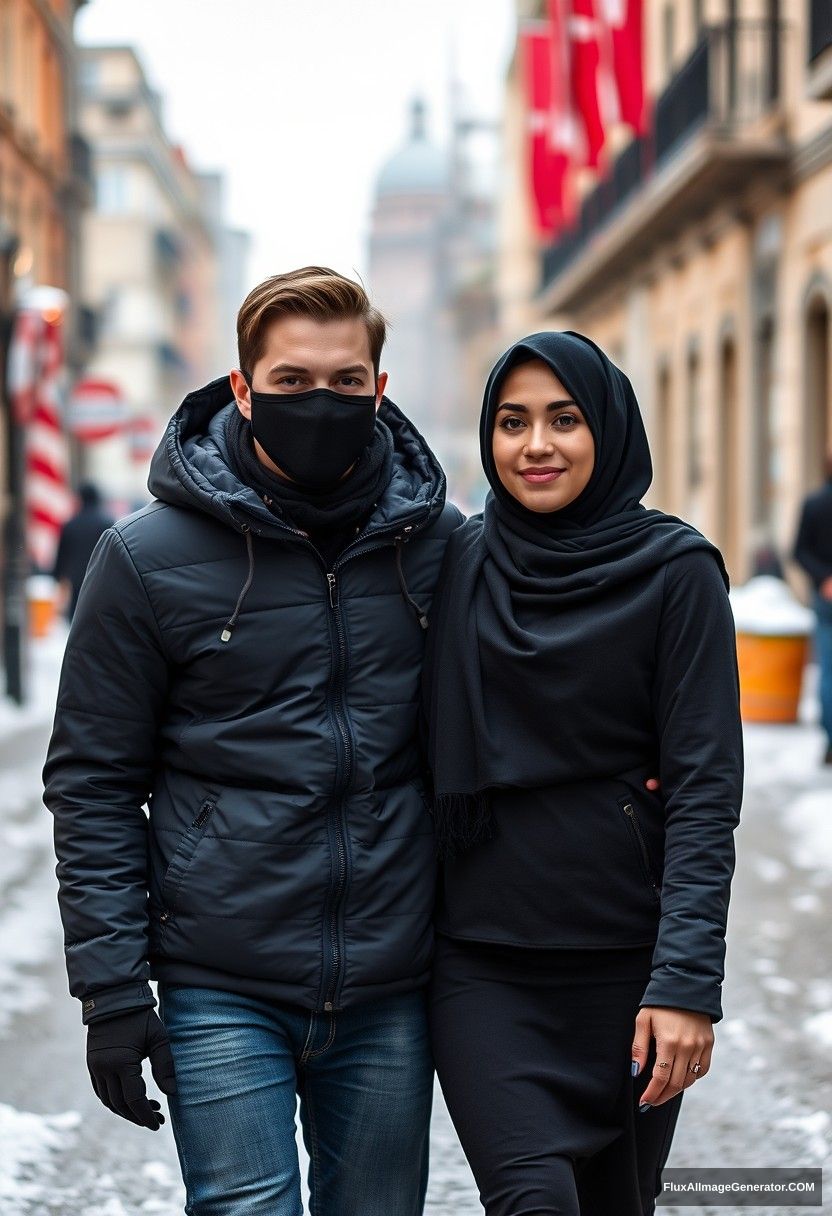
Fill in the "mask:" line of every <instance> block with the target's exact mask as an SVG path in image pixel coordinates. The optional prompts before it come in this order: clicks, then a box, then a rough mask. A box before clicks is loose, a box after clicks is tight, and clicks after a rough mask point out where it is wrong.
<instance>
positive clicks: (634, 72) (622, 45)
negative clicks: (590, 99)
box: [604, 0, 649, 135]
mask: <svg viewBox="0 0 832 1216" xmlns="http://www.w3.org/2000/svg"><path fill="white" fill-rule="evenodd" d="M604 5H605V8H606V11H607V15H608V20H609V24H610V28H611V34H612V55H613V68H614V71H615V83H616V88H617V91H618V108H619V112H620V115H621V121H622V122H626V123H628V124H629V125H630V126H631V127H632V129H633V131H635V133H636V135H644V134H645V132H646V131H647V128H648V125H649V116H648V112H647V104H646V98H645V95H644V68H643V61H642V0H604Z"/></svg>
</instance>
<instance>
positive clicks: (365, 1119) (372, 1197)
mask: <svg viewBox="0 0 832 1216" xmlns="http://www.w3.org/2000/svg"><path fill="white" fill-rule="evenodd" d="M159 1015H160V1017H161V1018H162V1021H163V1022H164V1024H165V1028H166V1030H167V1032H168V1036H169V1038H170V1043H171V1050H172V1052H173V1059H174V1064H175V1067H176V1082H177V1092H176V1093H175V1094H173V1095H171V1097H170V1098H169V1109H170V1119H171V1124H172V1127H173V1134H174V1139H175V1141H176V1148H177V1152H178V1154H179V1163H180V1165H181V1168H182V1177H183V1179H184V1182H185V1190H186V1193H187V1202H186V1204H185V1212H186V1213H187V1216H299V1213H302V1211H303V1206H302V1202H301V1189H300V1166H299V1163H298V1155H297V1147H296V1142H295V1109H296V1095H299V1096H300V1116H301V1124H302V1127H303V1138H304V1142H305V1144H306V1148H307V1151H308V1153H309V1159H310V1167H309V1191H310V1206H311V1212H312V1216H420V1213H421V1212H422V1210H423V1207H424V1200H425V1191H426V1189H427V1176H428V1135H429V1125H430V1112H431V1101H432V1097H433V1059H432V1057H431V1054H430V1046H429V1039H428V1030H427V1018H426V1009H425V994H424V992H423V991H420V992H409V993H405V994H400V995H396V996H392V997H388V998H385V999H383V1000H377V1001H372V1002H370V1003H368V1004H365V1005H358V1006H356V1007H355V1008H352V1009H347V1010H345V1011H342V1012H341V1013H334V1014H333V1013H313V1012H311V1011H307V1010H303V1009H300V1008H297V1007H291V1006H288V1005H282V1004H278V1003H276V1002H273V1001H266V1000H261V999H259V998H256V997H248V996H242V995H240V994H238V993H234V992H226V991H224V990H221V989H216V988H196V987H189V986H184V985H181V984H169V983H165V982H163V981H160V982H159Z"/></svg>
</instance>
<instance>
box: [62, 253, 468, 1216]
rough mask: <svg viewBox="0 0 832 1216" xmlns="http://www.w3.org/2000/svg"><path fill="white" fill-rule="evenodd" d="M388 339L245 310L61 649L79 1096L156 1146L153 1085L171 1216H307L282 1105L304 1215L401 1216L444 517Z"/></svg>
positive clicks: (416, 1199) (324, 287)
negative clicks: (427, 675)
mask: <svg viewBox="0 0 832 1216" xmlns="http://www.w3.org/2000/svg"><path fill="white" fill-rule="evenodd" d="M384 337H385V322H384V319H383V318H382V317H381V315H380V314H379V313H378V312H377V311H376V310H375V309H374V308H372V307H371V305H370V303H369V301H368V299H367V296H366V295H365V293H364V291H363V290H362V288H361V287H359V286H358V285H357V284H355V283H353V282H351V281H350V280H349V279H345V278H342V277H341V276H340V275H338V274H336V273H335V272H333V271H331V270H328V269H325V268H321V267H306V268H305V269H303V270H298V271H295V272H293V273H290V274H284V275H278V276H276V277H274V278H272V279H269V280H267V281H266V282H265V283H261V284H260V286H258V287H256V288H255V289H254V290H253V291H252V292H251V294H250V295H249V296H248V298H247V299H246V300H245V302H244V303H243V305H242V307H241V309H240V313H239V317H238V341H239V360H240V367H239V369H238V370H235V371H233V372H232V373H231V376H230V387H229V379H228V378H226V377H224V378H222V379H220V380H217V381H215V382H213V383H212V384H209V385H207V386H206V387H205V388H203V389H201V390H199V391H198V392H194V393H191V394H190V395H189V396H188V397H186V399H185V401H184V402H183V404H182V405H181V407H180V408H179V410H178V411H177V412H176V414H175V415H174V416H173V418H172V419H171V422H170V424H169V426H168V429H167V433H166V435H165V437H164V439H163V441H162V443H161V444H160V446H159V448H158V450H157V452H156V454H155V456H154V459H153V462H152V466H151V472H150V479H149V483H148V484H149V488H150V490H151V492H152V494H153V495H154V496H155V501H154V502H153V503H151V504H150V505H149V506H147V507H146V508H144V509H143V510H141V511H138V512H137V513H135V514H133V515H130V516H128V517H127V518H126V519H123V520H121V521H120V522H118V523H116V524H115V525H114V526H113V527H112V528H111V529H110V530H109V531H108V532H107V533H106V534H105V535H104V537H103V538H102V540H101V542H100V544H99V545H98V547H97V549H96V551H95V554H94V556H93V559H92V562H91V565H90V569H89V573H88V576H87V579H86V581H85V583H84V586H83V589H82V592H81V596H80V600H79V604H78V609H77V613H76V617H75V620H74V622H73V626H72V629H71V631H70V635H69V640H68V645H67V652H66V658H65V661H64V667H63V672H62V676H61V685H60V691H59V696H58V708H57V714H56V719H55V727H54V733H53V736H52V741H51V744H50V748H49V753H48V757H47V762H46V766H45V770H44V778H45V785H46V794H45V801H46V804H47V806H48V807H49V809H50V811H51V812H52V813H53V815H54V820H55V825H54V826H55V847H56V852H57V856H58V859H59V865H58V868H57V874H58V877H59V880H60V893H59V903H60V909H61V915H62V919H63V924H64V929H65V937H66V960H67V969H68V974H69V986H70V992H71V993H72V995H74V996H76V997H78V998H79V999H80V1000H81V1002H82V1010H83V1021H84V1023H86V1024H87V1025H88V1046H87V1053H88V1054H87V1062H88V1067H89V1071H90V1075H91V1078H92V1082H93V1085H94V1087H95V1089H96V1092H97V1094H98V1096H99V1097H100V1098H101V1100H102V1101H103V1102H104V1104H105V1105H107V1106H109V1107H110V1108H111V1109H112V1110H113V1111H115V1112H116V1113H117V1114H120V1115H122V1116H123V1117H124V1118H127V1119H129V1120H131V1121H132V1122H134V1123H137V1124H139V1125H141V1126H146V1127H150V1128H152V1129H156V1128H158V1126H159V1125H160V1123H162V1122H163V1116H162V1114H161V1113H160V1110H159V1103H158V1101H156V1100H155V1099H148V1097H147V1095H146V1091H145V1087H144V1082H143V1080H142V1076H141V1061H142V1059H143V1058H144V1057H145V1056H149V1057H150V1061H151V1068H152V1071H153V1075H154V1078H155V1080H156V1082H157V1084H159V1086H160V1088H161V1089H162V1090H163V1091H164V1092H165V1093H166V1094H167V1095H168V1098H169V1107H170V1112H171V1119H172V1123H173V1130H174V1133H175V1138H176V1143H177V1149H178V1152H179V1157H180V1162H181V1165H182V1171H183V1178H184V1181H185V1185H186V1190H187V1194H188V1203H189V1206H188V1209H187V1210H188V1212H190V1213H192V1216H209V1214H210V1216H217V1214H219V1213H220V1212H221V1213H223V1216H234V1214H236V1213H239V1214H241V1216H242V1213H246V1216H260V1214H262V1216H265V1214H266V1213H268V1216H295V1214H296V1213H299V1212H300V1211H301V1202H300V1178H299V1167H298V1161H297V1155H296V1151H295V1140H294V1130H295V1129H294V1111H295V1103H296V1095H297V1094H299V1095H300V1100H301V1120H302V1124H303V1130H304V1136H305V1140H306V1144H307V1147H308V1150H309V1155H310V1159H311V1167H310V1180H309V1181H310V1189H311V1194H312V1211H313V1212H317V1213H323V1214H325V1216H413V1214H416V1213H419V1212H421V1211H422V1207H423V1200H424V1194H425V1186H426V1179H427V1144H428V1125H429V1119H430V1105H431V1094H432V1062H431V1058H430V1052H429V1048H428V1042H427V1035H426V1023H425V1016H424V984H425V982H426V979H427V972H428V966H429V961H430V956H431V950H432V936H431V933H432V931H431V913H432V907H433V898H434V874H435V861H434V856H435V854H434V844H433V837H432V830H431V820H430V817H429V815H428V811H427V804H426V799H425V793H424V784H423V779H422V771H421V765H420V754H419V749H418V746H417V706H418V699H419V693H418V683H419V675H420V666H421V661H422V651H423V641H424V629H425V626H426V624H427V611H428V609H429V606H430V602H431V597H432V594H433V590H434V586H435V582H436V579H437V576H438V572H439V566H440V563H441V560H442V555H443V551H444V547H445V542H446V540H447V538H448V536H449V534H450V533H451V531H452V530H453V529H454V528H455V527H456V526H457V525H458V523H459V522H460V521H461V518H462V517H461V515H460V513H459V511H457V509H456V508H455V507H453V506H451V505H448V504H446V503H445V478H444V474H443V472H442V470H441V468H440V466H439V464H438V463H437V461H436V459H435V457H434V456H433V454H432V452H431V451H430V449H429V448H428V446H427V444H426V443H425V441H424V440H423V439H422V437H421V435H419V433H418V432H417V431H416V429H415V428H414V426H413V425H412V424H411V423H410V422H409V421H408V419H407V418H405V416H404V415H403V414H402V413H401V412H400V411H399V410H398V409H397V408H396V406H395V405H393V404H392V403H391V402H390V401H389V400H388V399H387V398H386V397H385V396H384V390H385V387H386V383H387V375H386V374H385V373H384V372H380V370H379V359H380V355H381V350H382V346H383V343H384ZM232 392H233V399H232ZM145 802H147V803H148V807H149V817H147V816H146V815H145V814H144V811H143V806H144V804H145ZM148 978H150V979H156V980H158V992H159V1013H160V1014H161V1020H160V1017H159V1016H158V1015H157V1014H156V1012H155V1010H154V1005H155V1001H154V997H153V993H152V991H151V989H150V987H149V985H148ZM171 1053H172V1056H171ZM174 1065H175V1067H174Z"/></svg>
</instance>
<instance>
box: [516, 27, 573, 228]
mask: <svg viewBox="0 0 832 1216" xmlns="http://www.w3.org/2000/svg"><path fill="white" fill-rule="evenodd" d="M552 48H553V42H552V30H551V27H550V25H549V23H548V22H544V21H536V22H529V23H528V24H526V25H524V26H523V27H522V28H521V30H520V64H521V70H522V77H523V90H524V95H525V102H526V115H527V129H528V158H529V176H530V184H531V196H532V200H533V203H534V215H535V222H536V226H537V230H538V233H539V234H540V235H541V236H543V237H549V238H551V237H552V236H555V235H557V233H558V232H560V230H561V229H562V228H563V226H564V223H565V222H566V220H567V219H568V214H569V207H568V203H567V186H568V183H567V174H568V168H569V154H568V150H567V148H566V146H565V143H564V141H562V140H561V139H560V138H559V135H558V129H559V128H558V117H559V116H558V115H557V112H556V101H558V100H559V98H558V91H557V89H556V86H555V79H554V76H555V74H554V71H553V68H554V61H553V54H552ZM566 117H567V115H564V114H561V115H560V118H563V119H565V118H566Z"/></svg>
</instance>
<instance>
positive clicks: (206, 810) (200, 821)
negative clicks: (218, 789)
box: [159, 798, 216, 925]
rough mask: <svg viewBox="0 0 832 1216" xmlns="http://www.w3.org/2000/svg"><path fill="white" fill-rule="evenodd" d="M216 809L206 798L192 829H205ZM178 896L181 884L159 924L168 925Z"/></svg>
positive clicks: (192, 824) (160, 916)
mask: <svg viewBox="0 0 832 1216" xmlns="http://www.w3.org/2000/svg"><path fill="white" fill-rule="evenodd" d="M215 809H216V803H214V802H212V801H211V799H210V798H206V799H205V801H204V802H203V803H202V805H201V806H200V808H199V811H198V812H197V814H196V817H195V818H194V819H193V820H192V822H191V827H192V828H200V829H201V828H203V827H204V826H205V824H206V822H207V820H208V818H209V816H210V815H211V813H212V812H213V811H214V810H215ZM195 850H196V844H195V845H194V851H195ZM191 856H193V853H192V854H191ZM189 864H190V863H189ZM180 882H181V879H180ZM162 886H163V887H164V879H163V880H162ZM178 894H179V884H177V887H176V892H175V894H174V897H173V899H172V900H171V907H170V908H165V909H164V911H163V912H161V913H160V915H159V923H160V924H161V925H164V924H166V923H167V921H169V920H170V918H171V916H172V915H173V911H174V907H173V905H175V904H176V899H177V896H178Z"/></svg>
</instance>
